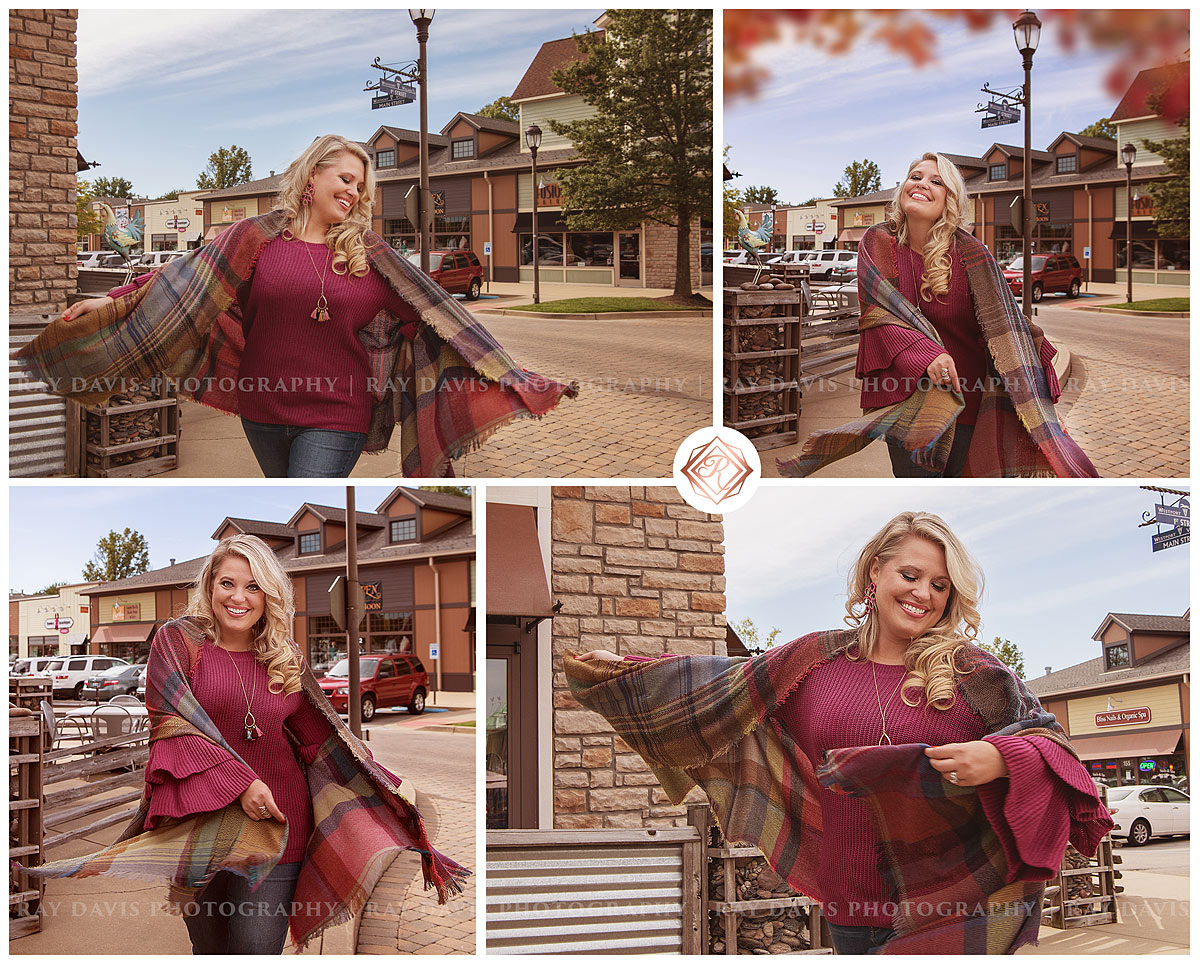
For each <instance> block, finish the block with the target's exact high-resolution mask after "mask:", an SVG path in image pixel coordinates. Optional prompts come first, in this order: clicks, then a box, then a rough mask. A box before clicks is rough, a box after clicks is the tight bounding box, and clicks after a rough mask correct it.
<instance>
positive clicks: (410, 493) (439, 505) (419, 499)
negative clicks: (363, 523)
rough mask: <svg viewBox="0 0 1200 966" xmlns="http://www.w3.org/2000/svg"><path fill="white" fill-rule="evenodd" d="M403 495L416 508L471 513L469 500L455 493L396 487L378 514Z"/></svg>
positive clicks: (381, 505) (382, 504)
mask: <svg viewBox="0 0 1200 966" xmlns="http://www.w3.org/2000/svg"><path fill="white" fill-rule="evenodd" d="M400 495H404V496H406V497H408V498H409V499H410V500H412V501H413V502H414V503H415V504H416V505H417V506H430V507H433V508H434V509H437V510H454V511H456V512H458V513H470V512H471V498H470V497H469V496H459V495H458V494H456V493H439V492H437V491H436V490H419V489H417V488H416V487H412V486H398V487H396V488H395V489H394V490H392V492H391V493H389V494H388V495H387V498H386V499H385V500H384V501H383V502H382V503H380V504H379V508H378V510H379V512H380V513H384V512H385V511H386V509H387V508H388V507H389V506H390V505H391V503H392V501H393V500H394V499H396V497H398V496H400Z"/></svg>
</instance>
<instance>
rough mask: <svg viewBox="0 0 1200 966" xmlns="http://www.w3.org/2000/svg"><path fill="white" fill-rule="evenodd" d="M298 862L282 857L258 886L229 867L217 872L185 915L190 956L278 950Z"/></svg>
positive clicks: (284, 937) (276, 952) (283, 938)
mask: <svg viewBox="0 0 1200 966" xmlns="http://www.w3.org/2000/svg"><path fill="white" fill-rule="evenodd" d="M299 875H300V863H299V862H286V863H284V862H281V863H280V864H279V865H277V866H275V868H274V869H272V870H271V874H270V875H268V876H267V877H266V878H265V879H263V880H262V882H260V883H259V885H258V888H257V889H256V890H255V891H254V892H251V891H250V883H249V882H248V881H247V880H246V879H243V878H242V877H241V876H240V875H236V874H235V873H233V872H218V873H217V874H216V875H215V876H213V880H212V882H210V883H209V884H208V885H207V886H205V887H204V890H203V891H202V892H201V893H200V895H198V896H197V897H196V899H195V901H194V902H193V903H192V904H191V905H190V906H189V907H188V909H187V911H188V912H189V913H190V912H192V911H193V909H194V910H195V913H196V914H195V915H186V916H184V922H186V923H187V931H188V936H189V937H190V938H191V940H192V955H193V956H251V955H256V956H278V955H279V954H280V953H281V952H283V945H284V943H285V942H286V941H287V931H288V917H289V913H290V912H291V906H292V896H293V895H295V893H296V878H297V876H299Z"/></svg>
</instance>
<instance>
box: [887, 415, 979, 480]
mask: <svg viewBox="0 0 1200 966" xmlns="http://www.w3.org/2000/svg"><path fill="white" fill-rule="evenodd" d="M974 434H975V427H974V426H955V427H954V442H953V443H951V444H950V455H949V456H948V457H946V471H945V472H944V473H935V472H934V471H933V470H927V469H925V467H923V466H917V464H916V463H914V462H913V459H912V454H911V453H909V452H908V451H907V450H906V449H905V448H904V447H903V446H898V445H897V444H895V443H893V442H892V441H891V440H888V444H887V448H888V456H890V457H891V458H892V476H894V477H895V478H896V479H898V480H914V479H926V478H930V477H933V478H938V477H941V478H944V479H957V478H958V477H960V476H962V475H963V470H964V469H965V468H966V465H967V450H968V449H970V447H971V437H972V436H973V435H974Z"/></svg>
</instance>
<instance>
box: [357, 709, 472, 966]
mask: <svg viewBox="0 0 1200 966" xmlns="http://www.w3.org/2000/svg"><path fill="white" fill-rule="evenodd" d="M371 728H372V730H371V747H372V750H373V751H374V752H375V753H376V754H377V755H379V749H386V752H385V754H386V759H387V762H388V767H389V768H391V770H393V771H396V772H398V773H399V774H402V775H405V776H407V777H410V778H411V779H412V781H413V783H414V784H415V785H416V786H417V807H418V808H419V809H420V810H421V815H422V818H423V819H424V820H425V827H426V830H427V831H428V832H429V836H430V839H431V840H432V841H433V845H434V847H435V848H437V849H438V851H440V852H443V853H445V854H446V855H448V856H450V857H451V858H453V859H455V861H457V862H459V863H461V864H463V865H465V866H467V867H468V868H470V869H472V870H473V871H474V872H475V873H476V874H475V875H474V876H471V877H470V878H468V879H467V882H466V886H465V887H464V889H463V892H462V895H459V896H455V897H454V898H453V899H451V900H450V901H449V902H448V903H446V905H444V906H439V905H438V904H437V897H436V895H435V894H434V893H433V892H426V891H425V888H424V885H423V882H422V876H421V867H420V862H419V860H418V859H417V857H416V856H415V855H414V854H413V853H411V852H405V853H402V854H401V855H400V856H398V857H397V858H396V859H395V860H394V861H393V862H392V864H391V866H390V867H389V868H388V870H387V871H386V872H385V873H384V875H383V877H382V878H381V879H380V881H379V884H378V885H376V887H375V891H374V892H373V893H372V894H371V903H370V905H369V906H368V907H367V910H366V911H365V912H364V913H363V917H362V922H361V923H360V925H359V930H358V946H357V950H356V951H357V952H358V953H359V954H377V955H395V954H396V953H402V954H423V955H436V954H442V955H446V954H451V955H455V954H458V955H470V954H473V953H474V952H475V895H476V892H475V883H476V882H477V881H478V879H479V877H480V876H481V875H482V869H480V868H479V867H478V864H477V859H476V855H475V737H474V735H460V734H452V733H448V732H435V731H412V730H408V729H404V730H400V729H387V728H386V727H383V726H378V727H377V726H376V724H375V723H373V724H372V726H371ZM393 763H394V764H393Z"/></svg>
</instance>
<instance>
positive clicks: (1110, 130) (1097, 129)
mask: <svg viewBox="0 0 1200 966" xmlns="http://www.w3.org/2000/svg"><path fill="white" fill-rule="evenodd" d="M1078 134H1079V136H1080V137H1084V138H1109V139H1110V140H1113V141H1115V140H1116V139H1117V126H1116V125H1115V124H1113V122H1112V121H1110V120H1109V119H1108V118H1106V117H1102V118H1100V120H1098V121H1093V122H1092V123H1091V124H1089V125H1088V126H1087V127H1085V128H1084V129H1083V130H1082V131H1079V132H1078Z"/></svg>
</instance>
